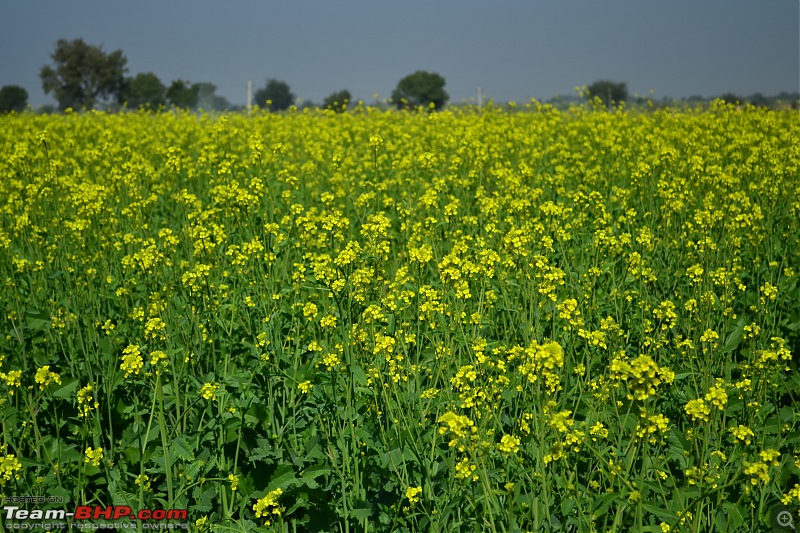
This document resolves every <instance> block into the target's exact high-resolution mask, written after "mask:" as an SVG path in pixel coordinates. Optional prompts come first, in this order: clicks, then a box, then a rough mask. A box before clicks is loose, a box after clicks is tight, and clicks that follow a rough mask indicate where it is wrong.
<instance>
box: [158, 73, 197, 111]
mask: <svg viewBox="0 0 800 533" xmlns="http://www.w3.org/2000/svg"><path fill="white" fill-rule="evenodd" d="M166 97H167V101H168V102H169V104H170V105H172V106H174V107H177V108H180V109H195V108H196V107H197V102H198V100H199V98H200V86H199V85H197V84H191V83H189V82H188V81H183V80H175V81H173V82H172V84H171V85H170V86H169V89H167V93H166Z"/></svg>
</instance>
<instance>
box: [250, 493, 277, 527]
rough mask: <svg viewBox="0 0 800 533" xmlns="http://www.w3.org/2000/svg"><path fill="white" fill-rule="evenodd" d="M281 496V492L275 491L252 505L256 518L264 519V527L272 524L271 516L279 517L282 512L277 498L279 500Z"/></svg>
mask: <svg viewBox="0 0 800 533" xmlns="http://www.w3.org/2000/svg"><path fill="white" fill-rule="evenodd" d="M281 494H283V490H281V489H275V490H273V491H272V492H270V493H269V494H267V495H266V496H264V497H263V498H261V499H260V500H258V501H256V503H255V504H254V505H253V511H255V512H256V518H261V517H264V518H265V519H266V522H265V525H267V526H269V525H270V524H271V523H272V515H274V516H280V515H281V513H282V511H283V509H282V508H281V506H280V504H279V503H278V498H280V496H281Z"/></svg>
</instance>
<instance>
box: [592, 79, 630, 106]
mask: <svg viewBox="0 0 800 533" xmlns="http://www.w3.org/2000/svg"><path fill="white" fill-rule="evenodd" d="M586 91H587V92H588V93H589V99H591V100H594V98H595V97H598V98H600V100H601V101H602V102H603V106H605V107H607V108H608V109H611V106H612V105H614V104H620V103H622V102H624V101H626V100H627V99H628V84H627V83H625V82H620V83H616V82H613V81H608V80H598V81H596V82H594V83H592V84H591V85H589V86H588V87H587V88H586Z"/></svg>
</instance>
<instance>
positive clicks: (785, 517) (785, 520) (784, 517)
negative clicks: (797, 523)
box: [775, 511, 794, 530]
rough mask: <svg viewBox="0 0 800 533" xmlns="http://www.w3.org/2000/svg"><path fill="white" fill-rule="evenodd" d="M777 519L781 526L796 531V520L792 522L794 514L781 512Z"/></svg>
mask: <svg viewBox="0 0 800 533" xmlns="http://www.w3.org/2000/svg"><path fill="white" fill-rule="evenodd" d="M775 518H776V519H777V521H778V525H779V526H781V527H789V528H791V529H792V530H794V520H792V513H790V512H789V511H781V512H780V513H778V516H777V517H775Z"/></svg>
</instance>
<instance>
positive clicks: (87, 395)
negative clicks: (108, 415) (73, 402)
mask: <svg viewBox="0 0 800 533" xmlns="http://www.w3.org/2000/svg"><path fill="white" fill-rule="evenodd" d="M92 390H93V389H92V386H91V385H86V386H85V387H83V388H82V389H81V390H79V391H78V417H79V418H86V417H87V416H88V415H89V413H90V412H91V411H92V410H93V409H97V408H98V407H100V404H99V403H98V402H97V401H96V400H95V399H94V397H93V396H92Z"/></svg>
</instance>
